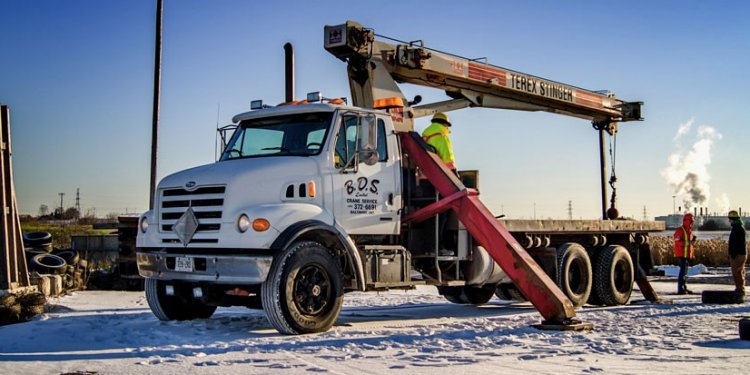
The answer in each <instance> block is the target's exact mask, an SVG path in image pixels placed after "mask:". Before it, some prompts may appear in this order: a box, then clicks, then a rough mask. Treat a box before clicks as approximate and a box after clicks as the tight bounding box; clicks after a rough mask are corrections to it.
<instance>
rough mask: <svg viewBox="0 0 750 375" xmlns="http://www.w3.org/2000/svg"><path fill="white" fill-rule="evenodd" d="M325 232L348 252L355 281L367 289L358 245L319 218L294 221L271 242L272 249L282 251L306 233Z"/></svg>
mask: <svg viewBox="0 0 750 375" xmlns="http://www.w3.org/2000/svg"><path fill="white" fill-rule="evenodd" d="M320 231H322V232H325V233H328V234H330V235H331V236H332V238H334V239H335V240H336V241H337V242H338V245H339V246H341V248H343V249H344V250H345V252H346V256H347V260H348V261H349V264H351V265H352V268H353V271H354V277H355V281H356V283H357V290H359V291H364V290H365V273H364V266H363V265H362V258H361V257H360V256H359V252H358V251H357V247H356V246H355V245H354V241H352V239H351V238H349V236H347V235H344V234H343V232H342V231H341V230H339V229H338V228H336V227H334V226H332V225H328V224H326V223H324V222H322V221H318V220H305V221H300V222H298V223H294V224H292V225H290V226H289V227H287V228H286V229H285V230H284V231H283V232H281V234H279V236H278V237H276V240H274V242H273V244H271V249H274V250H277V251H281V250H283V249H285V248H287V247H288V246H289V245H291V244H292V243H293V242H294V241H297V240H298V239H305V234H309V233H311V232H320Z"/></svg>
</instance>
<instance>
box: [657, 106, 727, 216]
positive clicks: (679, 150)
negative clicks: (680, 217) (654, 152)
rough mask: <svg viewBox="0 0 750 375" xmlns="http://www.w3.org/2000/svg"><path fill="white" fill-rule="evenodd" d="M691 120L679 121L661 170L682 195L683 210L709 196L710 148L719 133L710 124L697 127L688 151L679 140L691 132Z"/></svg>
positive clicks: (664, 176)
mask: <svg viewBox="0 0 750 375" xmlns="http://www.w3.org/2000/svg"><path fill="white" fill-rule="evenodd" d="M693 123H694V120H693V119H690V120H689V121H688V122H686V123H684V124H680V126H679V128H678V130H677V134H676V135H675V136H674V138H673V140H674V142H675V148H676V150H675V151H674V152H673V153H672V154H670V155H669V159H668V161H669V166H667V167H666V168H664V169H663V170H662V171H661V175H662V177H663V178H664V179H665V180H666V182H667V183H668V184H669V185H670V186H671V187H672V189H673V191H674V193H675V194H676V195H680V196H682V199H683V202H684V206H685V208H686V209H688V208H691V207H693V206H698V205H702V204H704V203H705V202H707V201H708V199H709V198H710V197H711V189H710V186H709V182H710V181H711V175H710V174H709V173H708V166H709V165H711V148H712V147H713V145H714V142H715V141H717V140H720V139H721V138H722V135H721V134H720V133H719V132H717V131H716V129H714V128H712V127H710V126H700V127H698V132H697V134H696V137H695V141H694V142H693V144H692V146H690V148H689V149H688V150H687V151H684V150H683V147H682V145H681V143H680V140H681V139H683V138H684V137H685V136H687V135H688V134H689V133H690V130H691V128H692V126H693Z"/></svg>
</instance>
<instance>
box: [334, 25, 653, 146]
mask: <svg viewBox="0 0 750 375" xmlns="http://www.w3.org/2000/svg"><path fill="white" fill-rule="evenodd" d="M375 36H376V35H375V33H374V31H373V30H372V29H367V28H365V27H363V26H362V25H360V24H358V23H356V22H353V21H347V22H346V23H345V24H341V25H336V26H326V27H325V48H326V50H328V51H329V52H330V53H332V54H333V55H335V56H336V57H338V58H339V59H341V60H343V61H345V62H347V63H348V73H349V84H350V88H351V94H352V100H353V104H354V105H355V106H359V107H364V108H391V113H392V115H394V114H395V115H396V116H394V120H396V122H397V123H398V122H399V121H398V120H399V118H398V115H399V112H400V111H403V114H404V116H403V121H402V123H401V124H398V125H401V128H399V129H398V130H402V131H409V130H412V129H413V119H414V118H418V117H422V116H428V115H431V114H433V113H435V112H439V111H448V110H452V109H459V108H465V107H469V106H471V107H488V108H501V109H511V110H523V111H546V112H551V113H557V114H562V115H568V116H574V117H579V118H583V119H587V120H590V121H592V122H593V123H594V124H595V125H597V126H598V127H600V128H602V127H603V128H605V129H606V130H607V131H609V132H610V133H613V132H614V130H615V126H616V123H617V122H622V121H634V120H642V118H641V105H642V103H641V102H626V101H623V100H620V99H617V98H616V97H615V96H614V95H613V94H611V93H608V92H599V91H591V90H586V89H582V88H579V87H575V86H571V85H567V84H564V83H560V82H555V81H552V80H547V79H543V78H540V77H537V76H533V75H529V74H526V73H521V72H517V71H513V70H510V69H505V68H501V67H497V66H494V65H490V64H486V63H483V62H479V61H475V60H470V59H467V58H463V57H459V56H455V55H452V54H448V53H445V52H440V51H436V50H432V49H429V48H426V47H424V45H423V43H421V42H411V43H399V44H391V43H388V42H384V41H381V40H375ZM397 83H411V84H416V85H421V86H429V87H434V88H437V89H441V90H444V91H445V92H446V94H447V95H448V96H449V97H450V98H452V99H450V100H447V101H444V102H439V103H432V104H427V105H422V106H413V107H412V106H411V105H410V104H416V103H409V101H408V100H407V98H406V97H405V96H404V94H403V93H402V92H401V90H400V89H399V87H398V85H397ZM392 98H399V99H400V101H401V104H400V105H399V103H398V101H396V103H395V104H394V101H392V100H390V99H392ZM399 107H402V108H399ZM394 109H395V110H394Z"/></svg>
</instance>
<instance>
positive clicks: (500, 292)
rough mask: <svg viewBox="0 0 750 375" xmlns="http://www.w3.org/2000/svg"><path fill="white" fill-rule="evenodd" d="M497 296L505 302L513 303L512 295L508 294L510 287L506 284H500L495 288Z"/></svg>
mask: <svg viewBox="0 0 750 375" xmlns="http://www.w3.org/2000/svg"><path fill="white" fill-rule="evenodd" d="M495 296H496V297H497V298H499V299H501V300H503V301H512V300H513V299H512V298H511V297H510V293H508V287H507V285H506V284H498V285H497V288H495Z"/></svg>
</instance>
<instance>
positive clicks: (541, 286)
mask: <svg viewBox="0 0 750 375" xmlns="http://www.w3.org/2000/svg"><path fill="white" fill-rule="evenodd" d="M422 143H424V142H422V140H421V138H420V137H419V135H418V134H416V133H414V132H408V133H401V148H402V150H403V152H404V153H406V154H407V155H408V156H409V157H410V158H411V159H412V160H414V162H415V163H416V164H417V166H419V168H420V171H421V172H422V173H423V174H424V175H425V176H426V177H427V178H428V180H429V181H430V183H432V185H433V186H435V190H437V191H438V192H439V193H440V195H441V196H443V197H445V198H443V199H442V200H440V201H438V202H435V203H433V204H430V205H429V206H427V207H425V208H423V209H421V210H419V211H417V212H415V213H413V214H410V215H408V216H406V217H405V218H404V221H419V220H424V219H426V218H429V217H430V216H432V215H435V214H438V213H440V212H442V211H445V210H446V209H447V208H448V207H450V208H451V209H453V210H454V211H455V212H456V214H457V215H458V218H459V220H460V221H461V223H463V224H464V226H465V227H466V229H467V230H468V231H469V234H471V236H472V237H473V238H474V240H476V241H477V242H478V243H479V244H480V245H482V246H483V247H484V248H485V250H487V252H488V253H489V254H490V256H492V258H493V259H494V260H495V262H497V264H498V265H500V268H502V269H503V271H505V273H506V274H507V275H508V277H510V279H511V280H512V281H513V284H515V285H516V287H518V289H519V290H520V291H521V292H522V293H523V295H524V296H525V297H526V298H528V299H529V301H530V302H531V303H532V304H533V305H534V307H535V308H536V309H537V310H538V311H539V313H540V314H542V316H543V317H544V319H545V320H546V321H547V322H550V323H561V324H565V323H568V322H570V321H571V319H572V318H573V317H575V309H574V308H573V304H572V303H571V302H570V300H568V298H567V297H566V296H565V295H564V294H563V292H562V291H561V290H560V289H559V288H558V287H557V285H555V283H554V282H553V281H552V279H550V278H549V276H547V274H545V273H544V271H543V270H542V269H541V267H539V265H538V264H537V263H536V262H535V261H534V259H532V258H531V256H530V255H529V253H527V252H526V250H524V248H523V247H522V246H521V245H520V244H519V243H518V242H517V241H516V240H515V239H514V238H513V236H512V235H511V234H510V232H508V230H507V229H505V227H503V226H502V224H500V223H499V222H498V221H497V220H496V219H495V216H494V215H492V213H491V212H490V210H489V209H487V207H486V206H485V205H484V204H483V203H482V202H481V201H480V200H479V197H478V196H477V193H476V191H470V190H469V189H466V188H465V187H464V185H463V184H462V183H461V181H460V180H459V179H458V177H457V176H455V175H454V174H453V173H452V172H451V171H450V170H449V169H448V168H446V166H445V164H443V162H442V161H441V160H440V158H439V157H438V156H437V155H435V154H434V153H432V152H428V151H427V150H426V149H425V147H424V146H423V145H422Z"/></svg>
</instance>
